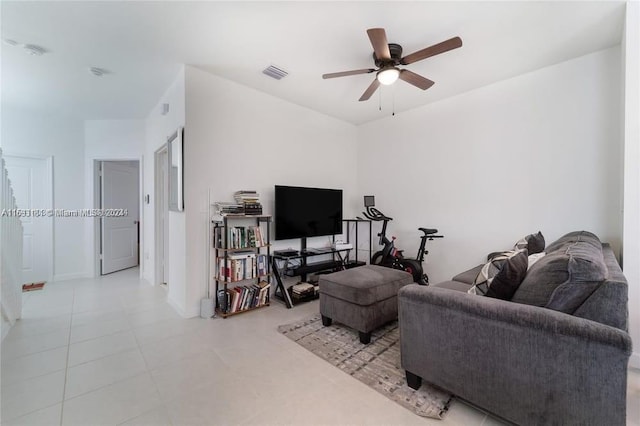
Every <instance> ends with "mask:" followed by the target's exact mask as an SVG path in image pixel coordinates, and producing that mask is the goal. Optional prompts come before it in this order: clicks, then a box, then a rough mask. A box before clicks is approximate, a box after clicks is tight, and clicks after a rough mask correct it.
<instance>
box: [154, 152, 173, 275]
mask: <svg viewBox="0 0 640 426" xmlns="http://www.w3.org/2000/svg"><path fill="white" fill-rule="evenodd" d="M163 157H164V162H165V165H166V167H165V173H164V176H161V175H160V172H159V171H160V168H161V166H162V161H163ZM153 161H154V173H153V182H154V204H153V212H154V227H155V229H154V237H155V238H154V265H155V268H154V269H155V270H154V275H153V284H154V285H168V283H169V277H168V276H167V275H168V273H167V274H165V271H167V270H168V268H165V265H167V266H168V265H169V256H168V253H167V252H166V251H165V250H164V249H165V248H166V247H168V246H169V244H168V243H169V200H168V197H169V168H168V166H169V145H168V144H167V143H165V144H163V145H162V146H160V148H158V149H157V150H156V151H155V153H154V159H153ZM162 210H164V218H165V220H164V222H163V225H164V226H160V220H159V217H160V212H161V211H162ZM162 278H164V279H162Z"/></svg>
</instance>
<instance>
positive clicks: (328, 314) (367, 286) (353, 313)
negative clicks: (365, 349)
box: [319, 265, 413, 344]
mask: <svg viewBox="0 0 640 426" xmlns="http://www.w3.org/2000/svg"><path fill="white" fill-rule="evenodd" d="M411 283H413V277H412V276H411V274H410V273H408V272H405V271H400V270H398V269H391V268H385V267H382V266H377V265H365V266H360V267H357V268H352V269H347V270H344V271H339V272H334V273H332V274H327V275H322V276H321V277H320V281H319V286H320V314H321V315H322V324H323V325H325V326H329V325H331V321H332V320H335V321H337V322H339V323H342V324H344V325H347V326H349V327H351V328H354V329H356V330H358V332H359V335H360V342H362V343H364V344H367V343H369V342H370V341H371V331H373V330H375V329H376V328H378V327H380V326H381V325H383V324H385V323H387V322H389V321H392V320H394V319H397V318H398V300H397V296H398V290H400V288H401V287H403V286H405V285H407V284H411Z"/></svg>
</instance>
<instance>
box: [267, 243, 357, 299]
mask: <svg viewBox="0 0 640 426" xmlns="http://www.w3.org/2000/svg"><path fill="white" fill-rule="evenodd" d="M303 244H304V246H306V241H305V242H304V243H303ZM304 246H303V248H302V250H300V253H298V254H295V255H292V256H283V255H281V254H276V253H274V255H273V256H272V267H273V276H274V277H275V279H276V290H275V293H274V294H275V296H276V297H279V298H280V299H282V300H284V302H285V304H286V305H287V308H293V306H294V305H295V304H296V303H297V302H299V301H308V300H313V299H317V297H312V298H308V299H304V300H299V301H296V300H294V299H293V298H292V297H291V293H290V292H289V291H288V289H286V288H285V286H284V283H283V282H282V276H283V275H286V276H288V277H298V276H299V277H300V278H301V280H302V281H306V280H307V274H312V273H316V272H322V271H331V272H333V271H341V270H343V269H345V268H346V263H345V257H344V256H343V255H342V254H343V253H345V252H348V251H349V250H351V249H342V250H336V249H333V248H330V247H328V248H320V249H313V250H308V249H306V248H305V247H304ZM322 255H331V256H332V258H333V260H326V261H321V262H311V263H307V258H310V257H314V256H322ZM294 261H299V262H300V264H299V265H298V264H296V265H294V263H295V262H294Z"/></svg>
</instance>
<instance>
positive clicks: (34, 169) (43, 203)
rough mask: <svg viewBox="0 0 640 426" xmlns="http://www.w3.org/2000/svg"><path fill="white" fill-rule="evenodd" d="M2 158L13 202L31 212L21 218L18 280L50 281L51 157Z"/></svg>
mask: <svg viewBox="0 0 640 426" xmlns="http://www.w3.org/2000/svg"><path fill="white" fill-rule="evenodd" d="M5 161H6V164H7V171H8V173H9V179H11V185H12V187H13V191H14V195H15V197H16V204H17V205H18V208H19V209H25V210H27V211H29V212H30V213H31V214H30V215H25V216H23V217H22V218H21V220H22V226H23V230H24V233H23V242H22V281H23V282H24V283H32V282H39V281H50V280H51V279H52V278H53V217H52V214H53V211H52V210H51V209H52V207H53V183H52V182H53V181H52V167H51V163H52V160H51V158H31V157H19V156H11V155H7V156H5ZM35 212H37V216H34V214H33V213H35Z"/></svg>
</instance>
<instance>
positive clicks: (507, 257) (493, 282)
mask: <svg viewBox="0 0 640 426" xmlns="http://www.w3.org/2000/svg"><path fill="white" fill-rule="evenodd" d="M527 266H528V257H527V251H526V250H514V251H507V252H503V253H502V254H499V255H495V256H493V257H492V259H491V260H490V261H489V262H487V263H486V264H485V265H484V266H483V267H482V269H481V270H480V272H479V273H478V276H477V277H476V279H475V281H474V285H473V287H471V289H469V291H468V293H470V294H476V295H482V296H487V297H494V298H496V299H503V300H510V299H511V297H512V296H513V294H514V293H515V292H516V290H517V289H518V286H520V283H521V282H522V280H523V279H524V277H525V275H526V273H527Z"/></svg>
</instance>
